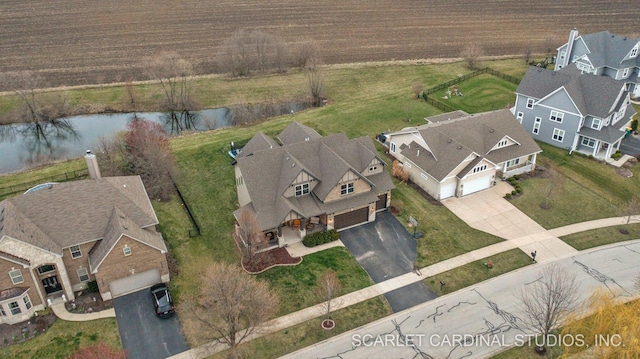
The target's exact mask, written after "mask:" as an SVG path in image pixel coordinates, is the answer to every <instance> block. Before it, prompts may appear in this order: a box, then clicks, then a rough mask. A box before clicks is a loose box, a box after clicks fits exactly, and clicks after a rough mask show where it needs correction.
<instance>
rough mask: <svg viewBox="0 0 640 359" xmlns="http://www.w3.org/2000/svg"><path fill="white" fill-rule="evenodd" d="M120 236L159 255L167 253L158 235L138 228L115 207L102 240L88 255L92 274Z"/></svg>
mask: <svg viewBox="0 0 640 359" xmlns="http://www.w3.org/2000/svg"><path fill="white" fill-rule="evenodd" d="M122 236H127V237H129V238H131V239H134V240H137V241H138V242H140V243H144V244H146V245H148V246H150V247H152V248H155V249H157V250H158V251H160V252H161V253H165V252H166V251H167V247H166V245H165V243H164V240H163V239H162V236H160V234H159V233H157V232H152V231H148V230H145V229H142V228H140V227H139V226H138V225H137V224H136V223H135V222H134V221H133V220H132V219H131V218H129V217H128V216H127V215H126V214H125V213H124V212H123V211H122V210H120V209H119V208H117V207H115V208H113V210H112V212H111V215H110V216H109V221H108V223H107V227H106V230H105V232H104V235H103V236H102V239H101V240H100V242H99V243H98V244H97V245H96V246H94V247H93V248H92V249H91V252H90V253H89V265H90V266H91V271H92V273H95V272H96V271H97V270H98V267H99V266H100V264H102V261H104V259H105V258H106V257H107V255H108V254H109V253H110V252H111V250H112V249H113V247H114V246H115V245H116V244H117V243H118V241H119V240H120V238H122Z"/></svg>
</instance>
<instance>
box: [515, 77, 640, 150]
mask: <svg viewBox="0 0 640 359" xmlns="http://www.w3.org/2000/svg"><path fill="white" fill-rule="evenodd" d="M513 112H514V115H515V116H516V118H517V119H518V120H519V121H520V122H521V123H522V126H523V127H524V128H525V129H526V130H527V132H529V133H530V134H531V136H533V138H535V139H536V140H539V141H542V142H546V143H549V144H551V145H553V146H556V147H560V148H565V149H567V150H568V151H569V152H573V151H579V152H581V153H585V154H589V155H593V156H594V157H598V158H604V159H606V158H609V157H611V155H612V154H613V153H615V151H616V150H618V149H619V148H620V143H621V141H622V139H623V138H624V135H625V129H626V126H627V125H628V124H629V121H630V120H631V117H632V116H633V115H634V114H635V113H636V112H635V110H634V108H633V106H632V105H631V101H630V95H629V90H628V86H627V85H626V84H625V83H624V82H623V81H619V80H614V79H612V78H610V77H607V76H597V75H593V74H591V73H582V72H581V71H580V70H578V69H577V68H575V67H573V66H569V67H565V68H563V69H560V70H558V71H548V70H545V69H542V68H539V67H530V68H529V70H528V71H527V73H526V74H525V76H524V78H523V79H522V81H521V82H520V85H518V88H517V89H516V104H515V106H514V108H513Z"/></svg>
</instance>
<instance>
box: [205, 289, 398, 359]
mask: <svg viewBox="0 0 640 359" xmlns="http://www.w3.org/2000/svg"><path fill="white" fill-rule="evenodd" d="M390 314H392V311H391V307H390V306H389V304H388V303H387V300H386V299H385V298H384V297H383V296H379V297H376V298H372V299H369V300H367V301H364V302H361V303H358V304H355V305H352V306H350V307H347V308H344V309H341V310H338V311H336V312H333V313H332V314H331V318H332V319H333V320H334V321H335V322H336V327H335V328H334V329H332V330H325V329H322V328H321V327H320V322H321V321H322V318H315V319H312V320H309V321H308V322H306V323H302V324H298V325H296V326H293V327H290V328H287V329H284V330H281V331H279V332H277V333H274V334H270V335H266V336H264V337H261V338H258V339H256V340H253V341H250V342H247V343H246V344H244V345H242V347H241V348H242V349H243V350H244V351H245V353H247V354H249V355H247V357H251V358H256V359H260V358H277V357H280V356H282V355H285V354H287V353H291V352H294V351H296V350H298V349H302V348H305V347H307V346H309V345H312V344H314V343H318V342H320V341H323V340H325V339H329V338H331V337H332V336H335V335H338V334H341V333H344V332H346V331H349V330H351V329H354V328H357V327H359V326H361V325H365V324H367V323H370V322H373V321H375V320H377V319H380V318H382V317H385V316H387V315H390ZM226 355H227V352H221V353H218V354H217V355H214V356H213V357H212V358H216V359H218V358H220V359H221V358H226Z"/></svg>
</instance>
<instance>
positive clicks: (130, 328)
mask: <svg viewBox="0 0 640 359" xmlns="http://www.w3.org/2000/svg"><path fill="white" fill-rule="evenodd" d="M113 307H114V309H115V311H116V320H117V321H118V330H119V331H120V339H121V340H122V347H123V348H124V350H125V353H126V356H127V359H146V358H167V357H170V356H172V355H175V354H178V353H181V352H183V351H185V350H188V349H189V347H188V346H187V342H186V341H185V339H184V335H183V334H182V329H181V327H180V321H179V320H178V316H177V315H174V316H172V317H171V318H167V319H161V318H158V317H157V316H156V314H155V310H154V308H153V304H152V302H151V294H150V293H149V290H148V289H144V290H141V291H138V292H135V293H131V294H127V295H125V296H122V297H118V298H115V299H114V300H113Z"/></svg>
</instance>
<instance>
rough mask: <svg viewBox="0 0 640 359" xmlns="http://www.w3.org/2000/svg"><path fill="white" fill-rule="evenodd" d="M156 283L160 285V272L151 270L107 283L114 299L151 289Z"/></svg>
mask: <svg viewBox="0 0 640 359" xmlns="http://www.w3.org/2000/svg"><path fill="white" fill-rule="evenodd" d="M156 283H160V271H158V270H157V269H152V270H148V271H146V272H142V273H138V274H134V275H132V276H129V277H126V278H121V279H116V280H114V281H113V282H111V283H109V289H110V290H111V297H112V298H115V297H118V296H121V295H124V294H128V293H132V292H135V291H138V290H140V289H144V288H147V287H151V286H152V285H154V284H156Z"/></svg>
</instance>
